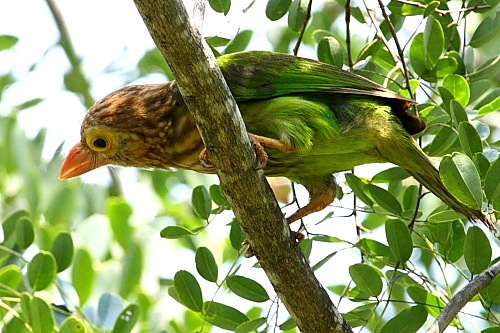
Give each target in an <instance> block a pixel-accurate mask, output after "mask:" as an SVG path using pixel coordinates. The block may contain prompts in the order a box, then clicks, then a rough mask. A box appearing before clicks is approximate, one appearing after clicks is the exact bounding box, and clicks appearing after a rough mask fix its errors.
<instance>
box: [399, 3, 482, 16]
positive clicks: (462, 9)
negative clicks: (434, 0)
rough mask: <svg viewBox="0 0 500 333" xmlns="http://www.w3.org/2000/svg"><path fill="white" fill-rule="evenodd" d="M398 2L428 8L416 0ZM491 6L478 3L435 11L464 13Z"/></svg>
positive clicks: (440, 12)
mask: <svg viewBox="0 0 500 333" xmlns="http://www.w3.org/2000/svg"><path fill="white" fill-rule="evenodd" d="M396 1H397V2H399V3H402V4H405V5H410V6H414V7H418V8H423V9H425V8H427V6H426V5H424V4H422V3H420V2H415V1H408V0H396ZM490 8H491V6H490V5H476V6H474V7H468V8H460V9H455V10H451V9H449V10H442V9H438V8H435V9H434V11H435V12H436V13H438V14H439V15H448V14H451V13H464V12H471V11H473V10H478V9H490Z"/></svg>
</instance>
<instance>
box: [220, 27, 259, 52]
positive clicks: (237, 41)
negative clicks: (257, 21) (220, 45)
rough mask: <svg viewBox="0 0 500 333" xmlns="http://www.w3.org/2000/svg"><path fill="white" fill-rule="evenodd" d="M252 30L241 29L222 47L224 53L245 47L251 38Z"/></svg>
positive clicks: (237, 50) (241, 49)
mask: <svg viewBox="0 0 500 333" xmlns="http://www.w3.org/2000/svg"><path fill="white" fill-rule="evenodd" d="M252 36H253V31H252V30H243V31H240V32H239V33H238V34H237V35H236V36H235V37H234V38H233V39H232V40H231V41H230V42H229V44H227V46H226V48H225V49H224V53H225V54H228V53H234V52H240V51H243V50H245V49H246V48H247V46H248V44H249V43H250V40H251V39H252Z"/></svg>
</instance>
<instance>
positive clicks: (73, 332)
mask: <svg viewBox="0 0 500 333" xmlns="http://www.w3.org/2000/svg"><path fill="white" fill-rule="evenodd" d="M85 332H87V329H86V328H85V323H84V322H83V321H82V320H81V319H80V318H77V317H73V316H71V317H68V318H66V319H65V320H64V321H63V322H62V324H61V328H60V329H59V333H85Z"/></svg>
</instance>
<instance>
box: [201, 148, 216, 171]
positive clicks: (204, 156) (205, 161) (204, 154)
mask: <svg viewBox="0 0 500 333" xmlns="http://www.w3.org/2000/svg"><path fill="white" fill-rule="evenodd" d="M198 158H199V159H200V164H201V165H202V166H203V167H204V168H207V169H212V168H213V167H214V165H213V164H212V162H211V161H210V156H209V155H208V151H207V148H203V150H202V151H201V153H200V155H199V157H198Z"/></svg>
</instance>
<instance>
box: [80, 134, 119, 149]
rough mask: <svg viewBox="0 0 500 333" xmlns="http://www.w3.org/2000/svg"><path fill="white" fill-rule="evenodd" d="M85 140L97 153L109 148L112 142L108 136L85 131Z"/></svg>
mask: <svg viewBox="0 0 500 333" xmlns="http://www.w3.org/2000/svg"><path fill="white" fill-rule="evenodd" d="M85 141H86V142H87V145H88V146H89V148H90V149H92V150H93V151H96V152H99V153H102V152H105V151H107V150H109V149H110V148H111V144H112V141H111V138H110V136H109V135H106V134H102V133H87V136H86V138H85Z"/></svg>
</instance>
